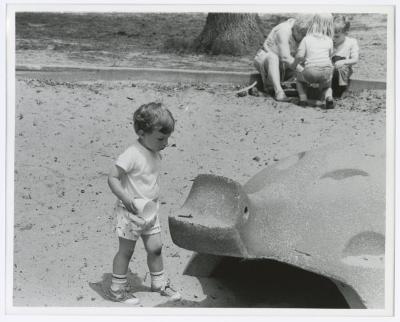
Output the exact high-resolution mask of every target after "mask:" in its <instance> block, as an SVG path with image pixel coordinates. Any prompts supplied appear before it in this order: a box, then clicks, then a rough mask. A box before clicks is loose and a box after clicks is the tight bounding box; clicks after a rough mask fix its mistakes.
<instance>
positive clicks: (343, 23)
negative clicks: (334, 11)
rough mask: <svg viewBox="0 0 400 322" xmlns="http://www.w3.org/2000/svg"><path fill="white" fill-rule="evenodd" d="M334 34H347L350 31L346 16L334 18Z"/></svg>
mask: <svg viewBox="0 0 400 322" xmlns="http://www.w3.org/2000/svg"><path fill="white" fill-rule="evenodd" d="M333 28H334V30H335V33H347V32H348V31H349V30H350V21H349V20H348V19H347V17H346V16H335V17H334V19H333Z"/></svg>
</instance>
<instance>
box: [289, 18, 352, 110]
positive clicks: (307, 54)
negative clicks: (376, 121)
mask: <svg viewBox="0 0 400 322" xmlns="http://www.w3.org/2000/svg"><path fill="white" fill-rule="evenodd" d="M349 29H350V22H349V21H348V19H346V17H345V16H337V17H335V18H333V16H332V15H331V14H329V13H324V14H316V15H314V16H313V18H312V21H311V25H310V27H309V29H308V32H307V34H306V36H305V37H304V38H303V39H302V41H301V42H300V44H299V47H298V49H297V53H296V56H295V62H294V63H293V66H295V68H296V70H297V77H296V78H297V80H296V83H297V91H298V94H299V103H298V104H299V105H300V106H303V107H304V106H307V105H308V104H309V102H308V97H307V89H308V88H309V87H314V88H317V89H318V90H319V96H320V97H319V99H318V100H317V103H316V105H317V106H318V105H320V106H321V107H323V108H326V109H331V108H334V100H333V98H334V97H336V98H338V97H341V95H342V94H343V92H344V91H345V90H346V89H347V87H348V86H349V83H350V76H351V74H352V72H353V71H352V65H354V64H356V63H357V61H358V44H357V40H356V39H354V38H350V37H348V32H349Z"/></svg>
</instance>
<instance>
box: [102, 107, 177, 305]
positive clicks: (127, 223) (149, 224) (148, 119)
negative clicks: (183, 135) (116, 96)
mask: <svg viewBox="0 0 400 322" xmlns="http://www.w3.org/2000/svg"><path fill="white" fill-rule="evenodd" d="M133 122H134V129H135V132H136V134H137V135H138V138H137V140H135V141H134V142H133V144H132V145H131V146H130V147H129V148H128V149H127V150H125V152H123V153H122V154H121V155H120V156H119V157H118V158H117V160H116V162H115V164H114V165H113V167H112V168H111V171H110V174H109V176H108V184H109V186H110V188H111V191H112V192H113V193H114V194H115V195H116V197H117V198H118V200H117V204H116V206H115V216H116V220H117V227H116V232H117V235H118V239H119V249H118V252H117V254H116V255H115V257H114V261H113V275H112V282H111V286H110V288H109V290H108V291H107V295H108V297H109V298H110V299H111V300H113V301H117V302H124V303H127V304H134V305H137V304H139V299H137V298H136V297H135V296H134V295H133V294H131V293H130V290H129V287H128V283H127V272H128V266H129V262H130V259H131V257H132V255H133V251H134V248H135V244H136V241H137V240H138V238H139V237H141V238H142V240H143V243H144V246H145V249H146V252H147V264H148V267H149V270H150V276H151V290H152V291H153V292H159V293H160V294H161V295H164V296H168V297H170V298H171V299H172V300H179V299H180V298H181V296H180V294H179V293H178V292H177V291H175V290H174V289H173V288H172V287H171V286H170V284H169V281H167V280H166V279H165V277H164V266H163V259H162V255H161V248H162V241H161V229H160V221H159V218H158V214H156V215H155V216H154V217H153V219H152V220H149V221H146V220H145V219H143V218H142V217H140V213H139V212H138V208H137V205H138V203H137V199H142V200H143V199H144V200H148V201H153V202H154V203H156V205H157V207H156V208H157V210H158V208H159V201H158V197H159V171H160V164H161V155H160V151H161V150H163V149H164V148H165V147H166V146H167V144H168V138H169V136H170V135H171V133H172V132H173V131H174V126H175V120H174V118H173V116H172V114H171V112H170V111H169V110H168V109H166V108H164V107H163V106H162V105H161V104H160V103H149V104H144V105H142V106H140V107H139V108H138V109H137V110H136V112H135V113H134V116H133Z"/></svg>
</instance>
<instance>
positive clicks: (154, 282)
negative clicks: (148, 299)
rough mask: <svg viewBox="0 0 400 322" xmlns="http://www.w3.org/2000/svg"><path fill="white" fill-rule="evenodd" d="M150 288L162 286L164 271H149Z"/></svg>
mask: <svg viewBox="0 0 400 322" xmlns="http://www.w3.org/2000/svg"><path fill="white" fill-rule="evenodd" d="M150 277H151V288H153V289H159V288H161V287H163V286H164V283H165V282H164V271H163V270H162V271H160V272H150Z"/></svg>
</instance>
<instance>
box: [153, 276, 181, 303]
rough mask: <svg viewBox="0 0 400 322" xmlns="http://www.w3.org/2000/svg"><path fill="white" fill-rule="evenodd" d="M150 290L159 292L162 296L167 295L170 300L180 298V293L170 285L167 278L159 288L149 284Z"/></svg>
mask: <svg viewBox="0 0 400 322" xmlns="http://www.w3.org/2000/svg"><path fill="white" fill-rule="evenodd" d="M151 291H152V292H157V293H160V294H161V295H162V296H168V297H169V298H170V299H171V300H172V301H179V300H180V299H181V298H182V296H181V294H180V293H179V292H178V291H175V290H174V289H173V288H172V287H171V285H170V281H169V280H167V282H166V283H165V284H164V285H163V286H162V287H160V288H155V287H153V286H151Z"/></svg>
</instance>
